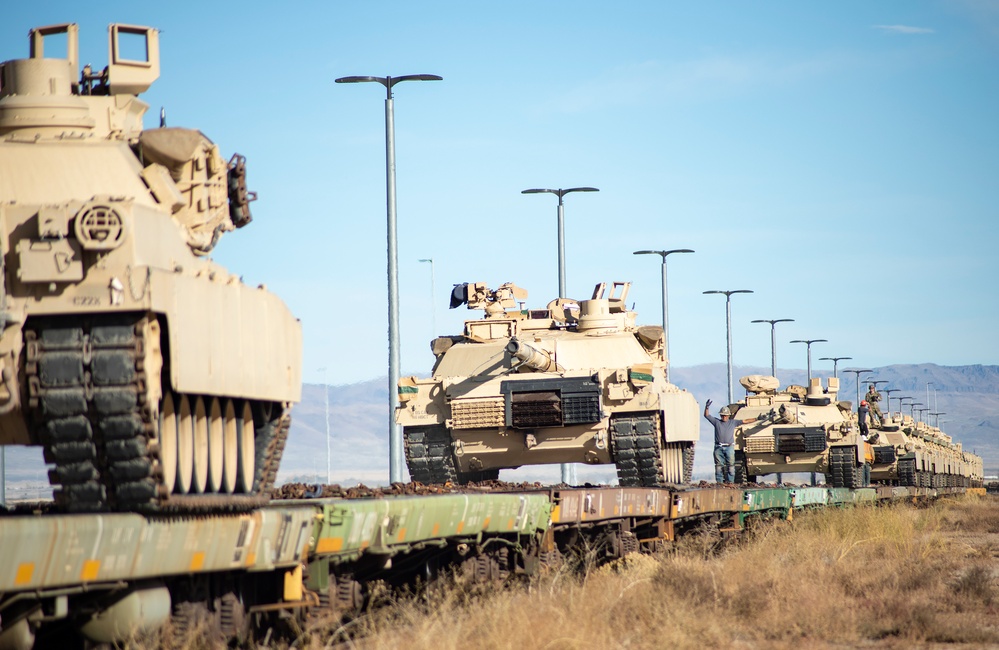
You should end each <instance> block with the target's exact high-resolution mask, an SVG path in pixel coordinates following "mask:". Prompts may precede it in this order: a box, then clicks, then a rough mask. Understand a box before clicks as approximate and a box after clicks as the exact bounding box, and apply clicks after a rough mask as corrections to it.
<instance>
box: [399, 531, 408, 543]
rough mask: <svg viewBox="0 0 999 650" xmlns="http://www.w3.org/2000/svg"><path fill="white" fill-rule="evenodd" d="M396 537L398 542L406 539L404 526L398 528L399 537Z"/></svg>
mask: <svg viewBox="0 0 999 650" xmlns="http://www.w3.org/2000/svg"><path fill="white" fill-rule="evenodd" d="M398 539H399V541H400V542H401V541H403V540H405V539H406V529H405V528H400V529H399V537H398Z"/></svg>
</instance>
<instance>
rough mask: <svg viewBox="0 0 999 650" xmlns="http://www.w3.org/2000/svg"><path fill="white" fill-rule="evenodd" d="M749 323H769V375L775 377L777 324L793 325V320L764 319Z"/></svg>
mask: <svg viewBox="0 0 999 650" xmlns="http://www.w3.org/2000/svg"><path fill="white" fill-rule="evenodd" d="M750 322H751V323H770V374H771V375H772V376H773V377H777V323H793V322H794V319H793V318H777V319H774V320H767V319H765V318H762V319H758V320H754V321H750Z"/></svg>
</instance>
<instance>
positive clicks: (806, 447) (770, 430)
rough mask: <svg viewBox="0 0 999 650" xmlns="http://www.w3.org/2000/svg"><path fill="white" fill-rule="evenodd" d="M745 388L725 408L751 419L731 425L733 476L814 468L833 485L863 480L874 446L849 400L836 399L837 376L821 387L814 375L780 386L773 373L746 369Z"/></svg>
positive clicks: (735, 416)
mask: <svg viewBox="0 0 999 650" xmlns="http://www.w3.org/2000/svg"><path fill="white" fill-rule="evenodd" d="M739 382H740V383H741V384H742V386H743V387H744V388H745V389H746V391H747V392H748V393H749V394H748V395H747V396H746V398H745V399H744V400H742V401H741V402H739V403H738V404H733V405H731V406H730V407H729V408H730V409H731V411H732V418H733V419H735V420H747V419H750V418H755V419H757V421H756V422H751V423H749V424H744V425H740V426H738V427H737V428H736V431H735V446H736V475H737V477H736V480H737V482H739V481H741V480H748V481H750V482H753V481H755V480H756V478H757V477H758V476H763V475H765V474H775V473H795V472H816V473H823V474H825V475H826V483H827V484H828V485H831V486H833V487H848V488H857V487H863V486H865V485H868V484H869V482H870V470H871V466H872V464H873V463H874V460H875V456H874V447H873V446H872V445H870V444H869V443H867V442H866V441H865V440H864V439H863V437H862V436H861V435H860V431H859V428H858V427H857V424H856V422H855V421H854V420H853V419H851V415H852V412H851V405H850V402H839V401H837V399H836V398H837V394H838V392H839V380H838V379H837V378H835V377H831V378H829V379H828V383H827V385H826V388H825V389H823V387H822V381H821V379H819V378H817V377H815V378H812V379H811V380H810V382H809V386H808V387H807V388H806V387H804V386H788V387H786V388H785V389H783V390H780V384H779V382H778V381H777V378H776V377H769V376H762V375H749V376H748V377H743V378H742V379H740V380H739Z"/></svg>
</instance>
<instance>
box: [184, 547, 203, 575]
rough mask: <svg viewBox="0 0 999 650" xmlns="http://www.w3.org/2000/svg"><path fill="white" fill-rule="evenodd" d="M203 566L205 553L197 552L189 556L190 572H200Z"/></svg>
mask: <svg viewBox="0 0 999 650" xmlns="http://www.w3.org/2000/svg"><path fill="white" fill-rule="evenodd" d="M204 566H205V552H204V551H198V552H197V553H195V554H194V555H192V556H191V565H190V566H189V567H188V569H189V570H191V571H201V569H202V568H203V567H204Z"/></svg>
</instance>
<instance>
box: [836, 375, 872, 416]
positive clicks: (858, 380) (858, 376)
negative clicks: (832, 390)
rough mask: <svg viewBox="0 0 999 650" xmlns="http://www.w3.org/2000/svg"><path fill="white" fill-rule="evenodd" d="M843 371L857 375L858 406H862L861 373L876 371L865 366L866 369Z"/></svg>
mask: <svg viewBox="0 0 999 650" xmlns="http://www.w3.org/2000/svg"><path fill="white" fill-rule="evenodd" d="M843 372H852V373H854V374H855V375H856V376H857V406H858V407H859V406H860V375H862V374H864V373H865V372H874V371H873V370H871V369H870V368H865V369H864V370H844V371H843Z"/></svg>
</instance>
